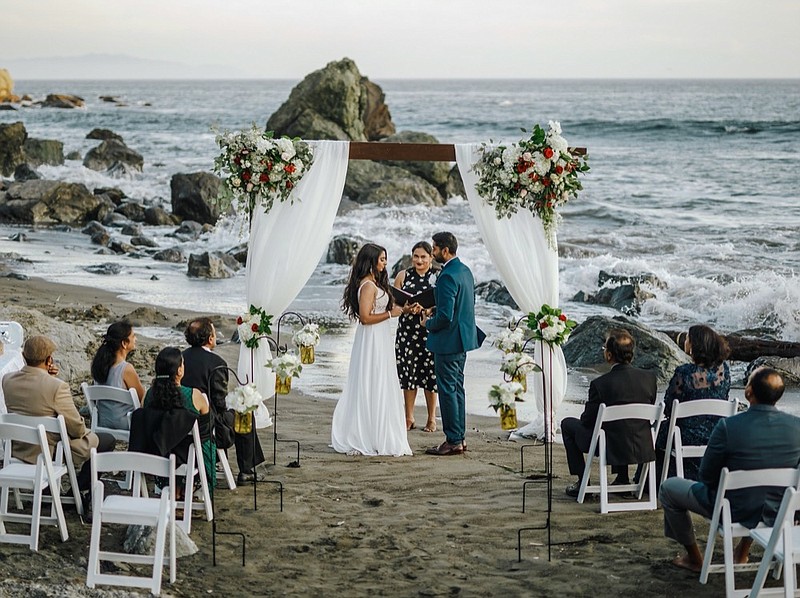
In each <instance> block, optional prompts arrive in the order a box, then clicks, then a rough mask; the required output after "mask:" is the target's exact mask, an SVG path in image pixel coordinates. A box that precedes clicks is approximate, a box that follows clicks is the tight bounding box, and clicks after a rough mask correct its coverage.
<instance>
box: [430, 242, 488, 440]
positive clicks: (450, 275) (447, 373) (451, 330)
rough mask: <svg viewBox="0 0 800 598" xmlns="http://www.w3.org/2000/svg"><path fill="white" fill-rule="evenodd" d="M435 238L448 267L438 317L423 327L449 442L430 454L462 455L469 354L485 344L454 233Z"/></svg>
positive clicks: (439, 284) (436, 253)
mask: <svg viewBox="0 0 800 598" xmlns="http://www.w3.org/2000/svg"><path fill="white" fill-rule="evenodd" d="M432 239H433V258H434V259H435V260H436V261H437V262H439V263H440V264H443V265H442V270H441V272H440V273H439V276H438V278H437V280H436V286H435V287H434V296H435V298H436V307H435V308H434V309H435V313H434V314H433V315H432V316H430V317H429V315H428V314H427V313H426V312H424V313H423V317H422V324H423V326H425V328H427V330H428V341H427V347H428V350H429V351H430V352H431V353H433V357H434V371H435V373H436V384H437V385H438V387H439V411H440V412H441V414H442V426H443V428H444V433H445V437H446V440H445V441H444V442H443V443H442V444H440V445H439V446H434V447H432V448H429V449H428V450H426V451H425V452H426V453H427V454H429V455H460V454H462V453H463V452H464V451H465V450H467V445H466V443H465V442H464V435H465V433H466V418H465V402H466V396H465V394H464V363H465V362H466V360H467V351H472V350H473V349H477V348H478V347H479V346H480V344H481V340H482V339H479V338H478V335H479V331H478V328H477V327H476V326H475V280H474V279H473V278H472V272H471V271H470V269H469V268H467V267H466V266H465V265H464V264H462V263H461V260H460V259H458V258H457V257H456V251H457V250H458V241H456V238H455V237H454V236H453V234H452V233H447V232H442V233H436V234H435V235H433V237H432ZM481 334H482V333H481Z"/></svg>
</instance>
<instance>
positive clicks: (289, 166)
mask: <svg viewBox="0 0 800 598" xmlns="http://www.w3.org/2000/svg"><path fill="white" fill-rule="evenodd" d="M283 170H284V172H288V173H289V174H292V173H293V172H294V171H295V170H297V169H296V168H295V167H294V164H287V165H286V166H284V167H283Z"/></svg>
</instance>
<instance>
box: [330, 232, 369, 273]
mask: <svg viewBox="0 0 800 598" xmlns="http://www.w3.org/2000/svg"><path fill="white" fill-rule="evenodd" d="M363 244H364V240H363V239H354V238H352V237H347V236H345V235H337V236H335V237H334V238H333V239H331V242H330V243H329V244H328V255H327V257H326V259H325V261H326V262H328V263H329V264H343V265H346V266H349V265H350V264H352V263H353V260H354V259H355V257H356V254H357V253H358V249H359V248H360V247H361V246H362V245H363Z"/></svg>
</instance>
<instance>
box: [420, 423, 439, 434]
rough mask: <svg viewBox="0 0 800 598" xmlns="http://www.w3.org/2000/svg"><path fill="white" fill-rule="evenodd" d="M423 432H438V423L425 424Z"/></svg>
mask: <svg viewBox="0 0 800 598" xmlns="http://www.w3.org/2000/svg"><path fill="white" fill-rule="evenodd" d="M422 431H423V432H435V431H436V422H428V423H427V424H425V427H424V428H422Z"/></svg>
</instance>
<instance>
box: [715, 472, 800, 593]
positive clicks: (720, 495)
mask: <svg viewBox="0 0 800 598" xmlns="http://www.w3.org/2000/svg"><path fill="white" fill-rule="evenodd" d="M798 483H800V468H798V469H790V468H781V469H750V470H737V471H730V470H728V468H727V467H723V468H722V473H721V474H720V478H719V486H718V488H717V500H716V501H715V502H714V509H713V510H712V512H711V523H710V527H709V530H708V541H707V543H706V550H705V554H704V555H703V568H702V569H701V570H700V583H707V582H708V574H709V573H719V572H720V571H723V572H724V573H725V595H726V596H727V597H728V598H731V597H733V596H746V595H747V594H748V593H749V592H750V589H749V588H747V589H741V588H739V589H737V588H736V579H735V574H736V573H738V572H741V571H755V570H756V569H758V567H759V563H750V562H748V563H742V564H734V562H733V539H734V538H742V537H747V536H749V535H750V530H749V529H747V528H746V527H745V526H743V525H742V524H741V523H736V522H735V521H733V519H732V517H731V505H730V501H729V500H728V498H727V496H726V494H727V493H728V492H729V491H732V490H741V489H743V488H763V487H777V488H787V487H790V486H791V487H793V488H797V487H798ZM717 536H721V537H722V546H723V555H724V560H723V563H717V564H714V563H712V560H713V557H714V544H715V543H716V540H717Z"/></svg>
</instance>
